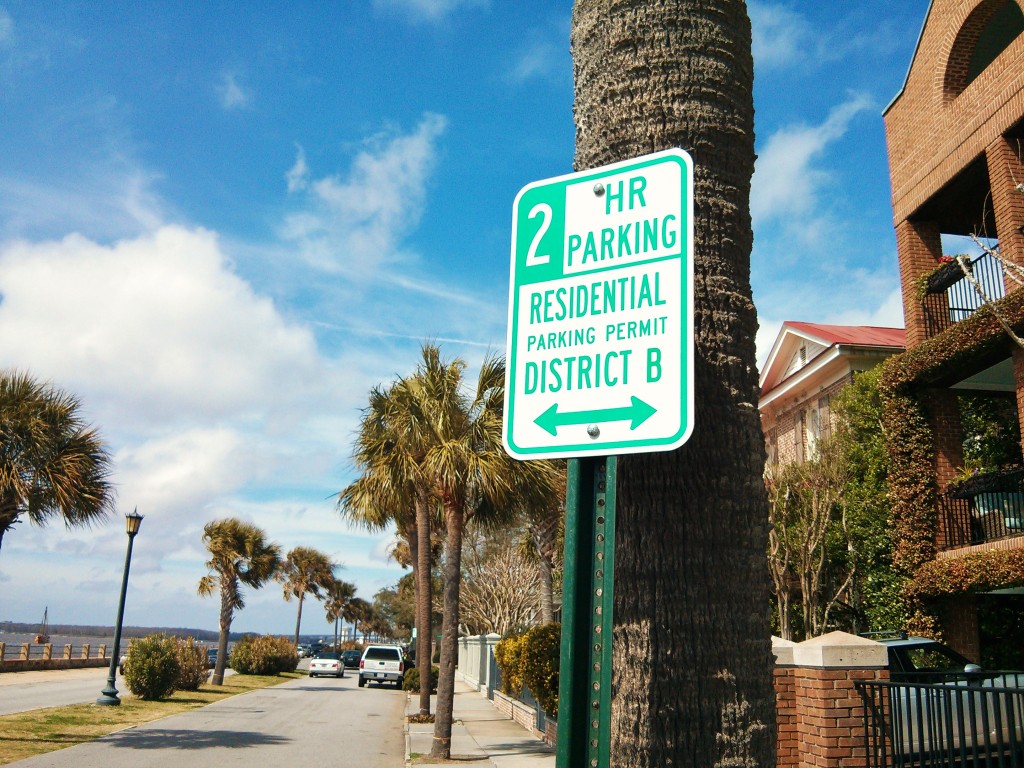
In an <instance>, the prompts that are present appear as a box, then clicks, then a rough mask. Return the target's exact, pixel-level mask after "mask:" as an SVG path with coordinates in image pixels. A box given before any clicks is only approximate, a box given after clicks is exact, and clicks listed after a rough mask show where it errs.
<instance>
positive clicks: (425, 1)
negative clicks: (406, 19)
mask: <svg viewBox="0 0 1024 768" xmlns="http://www.w3.org/2000/svg"><path fill="white" fill-rule="evenodd" d="M488 2H489V0H374V6H375V7H376V8H378V9H381V10H390V11H397V12H400V13H407V14H409V15H410V16H411V17H412V18H413V19H414V20H426V21H437V20H439V19H442V18H444V17H445V16H448V15H449V14H451V13H454V12H455V11H458V10H461V9H462V8H481V7H486V6H487V5H488Z"/></svg>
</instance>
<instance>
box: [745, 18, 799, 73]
mask: <svg viewBox="0 0 1024 768" xmlns="http://www.w3.org/2000/svg"><path fill="white" fill-rule="evenodd" d="M747 8H748V10H749V11H750V22H751V25H752V27H753V36H754V39H753V49H754V64H755V65H756V66H757V67H769V68H770V67H781V66H785V65H787V64H792V63H794V62H796V61H803V60H805V59H806V58H808V57H809V56H810V55H811V53H812V51H813V50H814V47H815V42H814V41H815V33H814V30H813V29H812V27H811V25H810V24H809V23H808V21H807V19H805V18H804V17H803V16H801V15H800V14H799V13H797V12H796V11H794V10H792V9H791V8H788V7H786V6H784V5H773V4H770V3H763V2H751V3H749V4H748V5H747Z"/></svg>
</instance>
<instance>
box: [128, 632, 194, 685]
mask: <svg viewBox="0 0 1024 768" xmlns="http://www.w3.org/2000/svg"><path fill="white" fill-rule="evenodd" d="M176 651H177V642H176V639H175V638H173V637H167V636H166V635H150V636H148V637H143V638H142V639H139V640H132V642H131V645H129V646H128V655H127V658H126V659H125V662H124V681H125V683H126V684H127V685H128V690H130V691H131V692H132V693H134V694H135V695H136V696H138V697H139V698H140V699H147V700H151V699H166V698H167V697H168V696H170V695H171V694H172V693H174V691H175V690H176V688H175V685H176V683H177V680H178V673H179V671H180V667H179V666H178V655H177V652H176Z"/></svg>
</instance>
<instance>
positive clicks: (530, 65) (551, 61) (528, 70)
mask: <svg viewBox="0 0 1024 768" xmlns="http://www.w3.org/2000/svg"><path fill="white" fill-rule="evenodd" d="M568 58H569V52H568V48H567V46H565V45H563V46H562V47H561V48H559V47H558V46H557V45H556V44H555V43H554V42H552V41H550V40H535V41H534V42H533V43H531V44H530V45H529V46H528V47H527V48H526V49H525V50H523V51H521V52H520V53H519V54H518V56H516V57H515V59H514V61H513V67H512V71H511V73H510V78H511V80H512V82H514V83H516V84H522V83H526V82H528V81H530V80H535V79H538V78H540V79H546V78H549V77H552V76H555V75H561V74H562V73H563V72H564V71H566V70H565V68H564V67H563V66H562V65H563V61H562V60H563V59H568Z"/></svg>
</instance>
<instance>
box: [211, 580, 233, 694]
mask: <svg viewBox="0 0 1024 768" xmlns="http://www.w3.org/2000/svg"><path fill="white" fill-rule="evenodd" d="M226 581H227V580H226V579H225V578H224V576H223V574H222V575H221V585H220V633H219V634H218V636H217V662H216V663H215V664H214V665H213V677H211V678H210V684H211V685H224V669H225V668H226V667H227V664H228V638H229V637H230V636H231V619H232V617H233V616H234V611H232V610H231V604H232V602H234V601H233V600H232V594H231V585H230V583H225V582H226Z"/></svg>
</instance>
